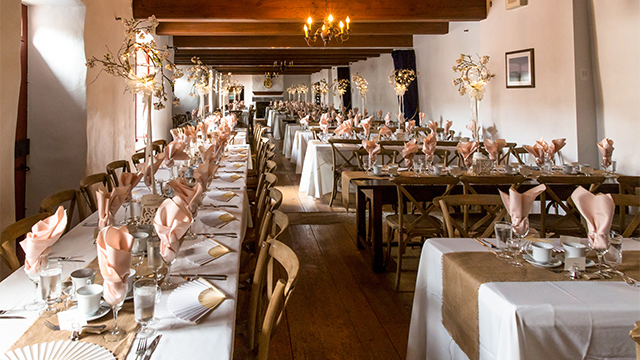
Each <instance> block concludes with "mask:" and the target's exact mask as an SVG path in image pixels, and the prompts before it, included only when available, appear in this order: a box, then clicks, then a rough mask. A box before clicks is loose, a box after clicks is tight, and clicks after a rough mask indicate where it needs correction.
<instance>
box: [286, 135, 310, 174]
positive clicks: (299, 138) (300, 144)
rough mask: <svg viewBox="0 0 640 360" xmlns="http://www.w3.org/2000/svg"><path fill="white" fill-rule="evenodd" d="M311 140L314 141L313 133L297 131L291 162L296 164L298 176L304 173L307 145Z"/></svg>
mask: <svg viewBox="0 0 640 360" xmlns="http://www.w3.org/2000/svg"><path fill="white" fill-rule="evenodd" d="M311 140H313V132H311V131H302V130H299V131H296V135H295V138H294V140H293V146H292V148H291V162H292V163H295V164H296V174H301V173H302V166H303V165H304V159H305V155H306V154H307V145H308V144H309V141H311Z"/></svg>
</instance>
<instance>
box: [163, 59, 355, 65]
mask: <svg viewBox="0 0 640 360" xmlns="http://www.w3.org/2000/svg"><path fill="white" fill-rule="evenodd" d="M360 60H365V59H355V60H354V59H322V60H310V61H295V62H294V66H323V65H328V66H339V65H344V66H347V65H349V64H350V63H352V62H356V61H360ZM202 62H203V63H204V64H206V65H209V66H233V65H250V66H259V65H262V66H273V61H271V62H269V61H266V62H265V61H260V59H255V60H208V59H206V60H202ZM175 63H176V64H177V65H190V64H191V62H187V61H185V60H176V61H175Z"/></svg>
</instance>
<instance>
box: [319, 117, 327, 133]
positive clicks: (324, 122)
mask: <svg viewBox="0 0 640 360" xmlns="http://www.w3.org/2000/svg"><path fill="white" fill-rule="evenodd" d="M320 129H322V132H323V133H324V134H325V135H327V134H328V133H329V121H328V120H327V118H326V117H325V116H324V114H323V115H322V118H321V119H320Z"/></svg>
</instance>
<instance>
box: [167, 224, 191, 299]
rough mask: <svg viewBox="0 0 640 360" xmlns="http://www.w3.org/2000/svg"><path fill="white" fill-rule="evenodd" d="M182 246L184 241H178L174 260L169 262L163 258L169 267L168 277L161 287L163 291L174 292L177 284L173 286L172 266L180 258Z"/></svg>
mask: <svg viewBox="0 0 640 360" xmlns="http://www.w3.org/2000/svg"><path fill="white" fill-rule="evenodd" d="M194 236H195V235H194ZM181 244H182V239H181V240H180V241H177V242H176V243H175V244H174V246H175V249H174V250H175V256H173V258H172V259H171V260H170V261H167V260H166V259H165V258H164V257H162V260H163V261H164V263H165V265H167V276H165V277H164V282H163V283H162V285H160V288H161V289H162V290H172V289H174V288H175V286H176V284H173V283H172V282H171V265H173V264H174V263H175V262H176V259H177V258H178V252H179V251H180V245H181Z"/></svg>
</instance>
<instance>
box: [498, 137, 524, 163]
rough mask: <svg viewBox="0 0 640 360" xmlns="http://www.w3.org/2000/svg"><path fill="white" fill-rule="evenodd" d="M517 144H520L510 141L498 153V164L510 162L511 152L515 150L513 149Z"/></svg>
mask: <svg viewBox="0 0 640 360" xmlns="http://www.w3.org/2000/svg"><path fill="white" fill-rule="evenodd" d="M516 146H518V144H517V143H514V142H508V143H507V144H506V145H505V147H504V148H503V149H502V152H501V153H500V154H498V164H508V163H509V159H510V157H511V152H512V151H513V150H512V149H514V148H515V147H516ZM525 151H526V150H525Z"/></svg>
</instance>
